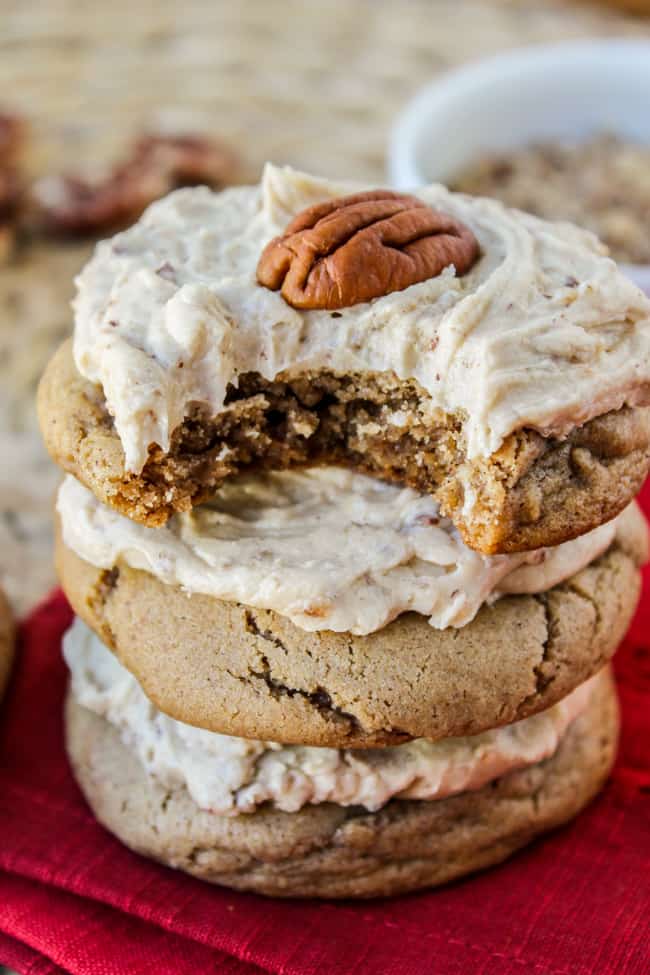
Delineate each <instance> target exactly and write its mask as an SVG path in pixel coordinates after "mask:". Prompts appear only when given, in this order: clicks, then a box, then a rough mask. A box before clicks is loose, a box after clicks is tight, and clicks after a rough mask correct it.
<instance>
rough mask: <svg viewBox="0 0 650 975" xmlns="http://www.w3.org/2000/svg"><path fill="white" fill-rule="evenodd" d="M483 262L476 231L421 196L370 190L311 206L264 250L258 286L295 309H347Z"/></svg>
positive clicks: (258, 270)
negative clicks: (278, 293)
mask: <svg viewBox="0 0 650 975" xmlns="http://www.w3.org/2000/svg"><path fill="white" fill-rule="evenodd" d="M478 257H479V245H478V241H477V240H476V237H475V236H474V234H473V233H472V231H471V230H470V229H469V228H468V227H466V226H465V225H464V224H462V223H461V222H460V221H459V220H456V219H454V218H453V217H450V216H448V215H447V214H445V213H441V212H440V211H438V210H432V209H431V207H429V206H428V205H427V204H426V203H424V202H423V201H422V200H420V199H418V198H417V197H414V196H406V195H404V194H402V193H393V192H391V191H390V190H371V191H369V192H366V193H355V194H353V195H352V196H342V197H339V198H338V199H335V200H328V201H327V202H325V203H318V204H316V205H315V206H311V207H308V208H307V209H306V210H303V211H302V212H301V213H299V214H298V216H297V217H295V218H294V219H293V220H292V221H291V223H290V224H289V226H288V227H287V228H286V230H285V232H284V234H282V236H280V237H275V238H274V239H273V240H272V241H270V243H269V244H267V246H266V247H265V248H264V250H263V251H262V255H261V257H260V260H259V263H258V265H257V280H258V282H259V283H260V284H261V285H264V286H265V287H267V288H270V289H271V290H272V291H281V293H282V297H283V298H284V299H285V301H286V302H288V304H290V305H292V306H293V307H294V308H303V309H312V308H329V309H333V308H346V307H349V306H350V305H356V304H359V303H360V302H363V301H370V300H371V299H372V298H380V297H382V296H383V295H387V294H390V293H391V292H392V291H402V290H403V289H404V288H408V287H409V286H410V285H412V284H417V283H418V282H419V281H426V280H427V279H428V278H433V277H436V276H437V275H438V274H440V273H441V271H443V270H444V268H446V267H449V265H450V264H453V265H454V267H455V268H456V273H457V274H458V275H461V274H465V273H466V272H467V271H469V269H470V268H471V267H472V266H473V264H474V263H475V262H476V260H477V259H478Z"/></svg>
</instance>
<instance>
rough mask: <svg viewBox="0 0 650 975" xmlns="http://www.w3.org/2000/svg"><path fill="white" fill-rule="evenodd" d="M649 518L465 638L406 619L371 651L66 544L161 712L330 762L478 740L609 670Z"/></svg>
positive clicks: (512, 600)
mask: <svg viewBox="0 0 650 975" xmlns="http://www.w3.org/2000/svg"><path fill="white" fill-rule="evenodd" d="M646 557H647V528H646V525H645V521H644V519H643V516H642V515H641V514H640V513H639V512H638V511H637V512H636V516H635V517H634V518H632V519H630V520H628V519H626V520H625V522H624V523H622V525H621V528H620V529H619V531H618V534H617V537H616V539H615V541H614V543H613V544H612V545H611V546H610V548H609V549H608V551H607V552H606V553H605V554H604V555H603V556H602V557H601V558H599V559H597V560H596V561H594V562H593V563H592V564H591V565H589V566H588V567H587V568H586V569H584V570H582V571H581V572H578V573H577V574H575V575H574V576H572V577H571V578H570V579H568V580H567V581H566V582H564V583H562V584H560V585H558V586H555V587H554V588H553V589H551V590H549V591H548V592H546V593H544V594H542V595H538V596H526V595H518V596H508V597H504V598H502V599H500V600H499V601H498V602H496V603H495V604H494V605H492V606H487V605H485V606H483V608H482V609H481V610H480V611H479V613H478V615H477V616H476V617H475V618H474V620H473V621H472V622H471V623H468V624H467V625H466V626H464V627H463V628H461V629H446V630H434V629H433V628H432V627H431V626H429V624H428V622H427V621H426V619H425V618H424V617H422V616H418V615H417V614H414V613H409V614H404V615H402V616H400V617H398V619H396V620H394V621H393V622H392V623H390V624H389V625H388V626H386V627H384V628H383V629H381V630H379V631H378V632H376V633H373V634H371V635H369V636H365V637H363V636H352V635H351V634H346V633H334V632H331V631H321V632H312V633H308V632H305V631H304V630H301V629H299V628H298V627H297V626H295V624H293V623H291V622H290V621H289V620H287V619H286V618H284V617H281V616H279V615H278V614H277V613H273V612H271V611H264V610H253V609H251V608H249V607H246V606H242V605H240V604H238V603H231V602H224V601H220V600H217V599H214V598H212V597H208V596H202V595H188V594H187V593H185V592H184V591H182V590H181V589H180V588H176V587H172V586H166V585H164V584H163V583H161V582H160V581H159V580H157V579H156V578H155V577H154V576H152V575H150V574H148V573H146V572H143V571H140V570H136V569H132V568H129V567H127V566H124V565H117V566H115V567H114V568H113V569H111V570H101V569H97V568H95V567H93V566H91V565H90V564H89V563H87V562H84V561H83V560H81V559H80V558H79V557H78V556H77V555H76V554H74V553H73V552H72V551H71V550H70V549H68V548H66V546H65V545H64V544H63V543H62V541H61V539H60V538H59V540H58V542H57V564H58V571H59V577H60V580H61V583H62V585H63V588H64V591H65V593H66V595H67V597H68V599H69V600H70V602H71V604H72V606H73V608H74V610H75V612H76V613H77V614H78V615H79V616H80V617H81V618H82V619H83V620H85V622H86V623H88V625H89V626H90V627H91V628H92V629H93V630H95V632H96V633H97V634H98V635H99V636H100V637H101V638H102V639H103V640H104V642H105V643H106V644H107V645H108V646H109V647H111V648H112V649H113V650H114V651H115V652H116V654H117V656H118V657H119V659H120V660H121V661H122V663H123V664H124V665H125V666H126V667H127V668H128V669H129V670H130V671H131V672H132V673H133V674H135V676H136V677H137V679H138V681H139V682H140V684H141V685H142V686H143V688H144V690H145V692H146V693H147V695H148V696H149V697H150V699H151V700H152V701H153V702H154V703H155V704H156V706H157V707H158V708H160V710H162V711H164V712H166V713H167V714H169V715H171V716H172V717H174V718H176V719H178V720H179V721H183V722H185V723H187V724H192V725H197V726H199V727H203V728H207V729H209V730H211V731H218V732H221V733H223V734H228V735H236V736H241V737H248V738H260V739H264V740H271V741H279V742H283V743H298V744H310V745H321V746H331V747H369V746H373V745H381V744H398V743H399V742H401V741H405V740H408V739H409V738H420V737H422V738H431V739H440V738H447V737H452V736H457V735H472V734H477V733H479V732H480V731H483V730H486V729H488V728H491V727H493V726H495V725H500V724H507V723H511V722H513V721H517V720H519V719H520V718H523V717H526V716H527V715H530V714H533V713H535V712H537V711H540V710H543V709H544V708H546V707H549V706H550V705H551V704H553V703H555V702H556V701H558V700H560V699H561V698H562V697H564V696H565V695H566V694H568V693H569V691H571V690H572V689H573V688H574V687H576V686H577V685H578V684H580V683H582V682H583V681H584V680H586V679H587V678H588V677H590V676H591V675H592V674H594V673H595V672H596V671H597V670H599V669H600V668H601V667H602V666H603V664H604V663H605V662H606V661H607V660H608V659H609V658H610V657H611V655H612V654H613V653H614V651H615V649H616V647H617V646H618V644H619V642H620V640H621V639H622V637H623V635H624V633H625V630H626V629H627V626H628V624H629V621H630V619H631V616H632V614H633V612H634V609H635V607H636V603H637V599H638V594H639V588H640V573H639V571H638V566H639V565H640V564H641V563H642V562H643V561H645V559H646Z"/></svg>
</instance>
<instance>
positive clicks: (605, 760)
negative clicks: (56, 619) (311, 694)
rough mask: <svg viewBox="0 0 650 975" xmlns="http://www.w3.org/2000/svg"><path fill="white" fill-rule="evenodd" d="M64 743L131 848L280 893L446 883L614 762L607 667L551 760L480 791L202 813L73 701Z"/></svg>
mask: <svg viewBox="0 0 650 975" xmlns="http://www.w3.org/2000/svg"><path fill="white" fill-rule="evenodd" d="M66 730H67V748H68V754H69V756H70V759H71V762H72V766H73V769H74V772H75V775H76V778H77V781H78V782H79V784H80V786H81V788H82V790H83V792H84V794H85V796H86V799H87V800H88V802H89V804H90V806H91V807H92V809H93V812H94V813H95V815H96V816H97V818H98V819H99V821H100V822H101V823H102V824H103V825H104V826H106V827H107V828H108V829H109V830H111V831H112V832H113V833H115V834H116V835H117V836H118V837H119V839H121V840H122V842H124V843H125V844H126V845H127V846H129V847H131V849H133V850H135V851H136V852H139V853H142V854H144V855H145V856H149V857H152V858H154V859H156V860H159V861H161V862H162V863H165V864H168V865H169V866H172V867H175V868H177V869H180V870H184V871H186V872H188V873H191V874H193V875H194V876H197V877H200V878H201V879H203V880H207V881H209V882H212V883H220V884H224V885H227V886H230V887H235V888H238V889H240V890H251V891H256V892H258V893H263V894H269V895H272V896H276V897H278V896H280V897H374V896H385V895H391V894H397V893H403V892H406V891H409V890H416V889H418V888H422V887H429V886H434V885H437V884H442V883H446V882H448V881H450V880H453V879H455V878H457V877H460V876H462V875H464V874H466V873H469V872H471V871H473V870H479V869H483V868H485V867H488V866H491V865H492V864H495V863H499V862H501V861H502V860H504V859H505V858H506V857H508V856H509V855H510V854H511V853H513V852H514V851H515V850H517V849H519V848H520V847H522V846H524V845H525V844H526V843H528V842H530V841H531V840H532V839H533V838H534V837H535V836H538V835H539V834H540V833H542V832H544V831H546V830H549V829H552V828H555V827H557V826H559V825H560V824H562V823H564V822H566V821H567V820H568V819H570V818H571V817H572V816H574V815H576V813H578V812H579V811H580V809H582V807H583V806H584V805H586V803H587V802H589V801H590V800H591V799H592V798H593V796H594V795H595V794H596V793H597V791H598V790H599V789H600V788H601V787H602V785H603V783H604V782H605V779H606V777H607V775H608V774H609V771H610V769H611V766H612V763H613V761H614V756H615V751H616V742H617V735H618V708H617V702H616V694H615V690H614V687H613V682H612V679H611V675H610V673H609V669H607V670H605V671H603V674H602V677H601V679H600V680H599V681H598V685H597V688H596V689H595V692H594V695H593V697H592V700H591V702H590V704H589V705H588V707H587V710H586V711H585V712H584V713H583V714H582V715H581V716H580V717H578V718H577V719H576V720H575V721H574V722H573V724H572V725H571V726H570V727H569V729H568V731H567V732H566V734H565V736H564V738H563V740H562V742H561V743H560V746H559V748H558V750H557V752H556V753H555V754H554V755H553V756H552V757H551V758H550V759H548V760H546V761H544V762H540V763H539V764H537V765H533V766H531V767H529V768H526V769H521V770H519V771H516V772H511V773H509V774H508V775H506V776H503V777H502V778H501V779H498V780H496V781H495V782H494V783H491V784H490V785H488V786H485V787H483V788H482V789H479V790H477V791H475V792H466V793H461V794H460V795H457V796H452V797H450V798H447V799H440V800H433V801H429V802H427V801H413V800H399V799H393V800H391V801H390V802H389V803H388V804H387V805H386V806H385V807H384V808H383V809H381V810H380V811H378V812H376V813H368V812H367V811H366V810H364V809H362V808H360V807H349V808H344V807H341V806H335V805H333V804H331V803H330V804H324V805H322V806H311V807H306V808H304V809H302V810H301V811H300V812H297V813H286V812H279V811H276V810H272V809H266V808H262V809H260V810H258V811H257V812H255V813H252V814H247V815H238V816H234V817H228V816H220V815H216V814H214V813H210V812H208V811H204V810H200V809H199V807H198V806H197V805H196V804H195V803H194V802H193V800H192V799H191V798H190V796H189V793H188V792H187V791H186V790H185V789H184V788H181V789H178V790H175V791H169V790H166V789H164V788H162V787H161V786H160V785H158V784H157V783H156V782H155V780H153V779H152V778H150V777H149V776H147V774H146V773H145V771H144V769H143V767H142V765H141V764H140V763H139V762H138V760H137V759H136V758H135V757H134V756H133V755H132V754H131V752H130V751H129V750H128V749H127V748H126V747H125V745H123V744H122V742H121V739H120V737H119V734H118V732H117V731H116V730H115V729H114V728H113V727H112V726H111V725H110V724H109V723H108V722H107V721H106V720H105V719H104V718H100V717H98V716H97V715H95V714H93V713H92V712H90V711H88V710H86V709H85V708H82V707H81V706H80V705H79V704H77V703H76V701H75V700H74V699H73V698H72V697H69V698H68V702H67V709H66Z"/></svg>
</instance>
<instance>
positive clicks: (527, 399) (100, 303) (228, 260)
mask: <svg viewBox="0 0 650 975" xmlns="http://www.w3.org/2000/svg"><path fill="white" fill-rule="evenodd" d="M365 188H366V187H363V186H358V185H356V184H342V183H332V182H329V181H327V180H322V179H315V178H312V177H310V176H307V175H305V174H303V173H298V172H295V171H294V170H291V169H289V168H277V167H273V166H267V168H266V170H265V173H264V176H263V179H262V182H261V184H260V185H259V186H252V187H244V188H237V189H230V190H226V191H224V192H222V193H212V192H211V191H209V190H207V189H205V188H199V189H190V190H181V191H178V192H176V193H173V194H171V195H170V196H168V197H167V198H166V199H164V200H162V201H160V202H158V203H156V204H154V205H153V206H151V207H150V208H149V210H148V211H147V212H146V213H145V214H144V216H143V217H142V218H141V220H140V221H139V222H138V223H136V224H135V225H134V226H133V227H131V228H130V229H129V230H127V231H125V232H124V233H122V234H119V235H117V236H116V237H114V238H113V239H112V240H109V241H104V242H102V243H100V244H99V245H98V247H97V249H96V252H95V256H94V257H93V259H92V260H91V261H90V263H89V264H88V265H87V266H86V268H85V269H84V270H83V271H82V273H81V274H80V276H79V277H78V279H77V285H78V295H77V298H76V301H75V338H74V351H75V360H76V363H77V368H78V369H79V371H80V373H81V374H82V375H83V376H85V377H86V378H87V379H89V380H91V381H92V382H96V383H99V384H101V386H102V387H103V390H104V394H105V397H106V402H107V406H108V409H109V412H110V413H111V414H112V415H113V417H114V420H115V428H116V430H117V433H118V435H119V437H120V439H121V441H122V444H123V447H124V451H125V460H126V468H127V470H131V471H138V470H140V469H141V468H142V466H143V465H144V463H145V461H146V458H147V452H148V448H149V445H150V444H152V443H156V444H159V445H160V446H161V447H162V448H163V449H164V450H167V449H168V447H169V443H170V436H171V434H172V432H173V430H174V429H175V428H176V427H177V426H178V425H179V424H180V422H181V421H182V420H183V418H184V417H185V415H186V414H187V411H188V408H189V406H190V404H192V403H202V404H207V406H208V407H209V408H210V409H211V410H212V411H213V413H215V414H216V413H218V412H219V410H220V409H221V408H222V406H223V403H224V398H225V396H226V392H227V389H228V386H229V384H231V385H234V386H236V385H237V382H238V376H239V375H240V374H242V373H246V372H253V373H259V374H261V375H262V376H263V377H265V378H266V379H269V380H272V379H274V378H275V377H276V376H278V375H279V374H280V373H282V372H283V371H285V370H288V371H290V372H291V373H292V374H296V373H299V372H300V371H303V370H306V369H321V368H322V369H328V370H332V371H334V372H338V373H343V374H345V373H350V372H366V371H375V372H391V373H393V374H395V375H397V376H398V377H399V378H400V379H407V378H410V379H415V380H417V381H418V382H419V383H420V385H421V386H422V388H423V389H424V390H426V392H427V393H428V394H429V396H430V397H431V399H430V409H431V411H432V414H434V413H435V412H436V411H437V410H442V411H444V412H445V413H446V414H453V415H455V416H459V417H461V418H463V424H464V437H465V441H466V449H467V454H468V456H469V457H470V458H475V457H478V456H486V455H489V454H491V453H493V452H494V451H495V450H496V449H497V448H498V447H499V446H500V445H501V443H502V442H503V440H504V438H505V437H506V436H507V435H508V434H509V433H511V432H512V431H513V430H516V429H520V428H522V427H532V428H534V429H537V430H539V431H541V432H542V433H544V434H546V433H554V434H560V435H561V434H562V433H564V432H567V431H568V430H570V429H571V428H572V427H574V426H576V425H579V424H581V423H583V422H585V421H586V420H588V419H590V418H591V417H593V416H597V415H599V414H602V413H605V412H608V411H609V410H614V409H618V408H619V407H620V406H622V405H623V404H624V403H629V404H638V403H641V402H648V401H649V397H650V303H649V302H648V299H647V298H646V297H645V296H644V295H643V293H642V292H641V291H640V290H639V289H638V288H637V287H636V286H635V285H633V284H632V283H631V282H630V281H628V280H627V279H626V278H625V277H624V276H623V275H622V274H621V273H620V271H619V270H618V269H617V267H616V265H615V264H614V262H613V261H611V260H610V259H609V258H608V257H606V256H605V251H604V248H603V247H602V246H601V245H600V244H599V243H598V242H597V240H596V238H595V237H593V236H592V235H591V234H589V233H587V232H585V231H582V230H578V229H577V228H575V227H572V226H571V225H569V224H551V223H547V222H544V221H542V220H539V219H537V218H535V217H532V216H529V215H527V214H524V213H521V212H519V211H515V210H509V209H507V208H505V207H504V206H503V205H502V204H500V203H498V202H497V201H495V200H488V199H482V198H471V197H468V196H464V195H461V194H456V193H450V192H449V191H448V190H447V189H445V188H444V187H443V186H440V185H433V186H429V187H424V188H421V189H419V190H416V191H415V192H416V195H418V196H419V197H421V198H422V199H423V200H424V201H425V202H426V203H428V204H430V205H431V206H432V207H433V208H436V209H440V210H442V211H444V212H445V213H447V214H449V215H451V216H452V217H454V218H456V219H458V220H460V221H461V222H462V223H464V224H466V225H467V226H468V227H469V228H470V229H471V230H472V231H473V233H474V235H475V236H476V238H477V239H478V241H479V244H480V247H481V251H482V257H481V259H480V260H479V261H478V263H477V264H476V265H475V266H474V267H473V268H472V270H471V271H470V272H469V273H468V274H466V275H465V276H463V277H460V278H459V277H457V276H456V274H455V270H454V268H453V266H449V267H448V268H446V269H445V270H444V271H443V273H442V274H440V275H439V276H437V277H435V278H432V279H430V280H428V281H424V282H423V283H421V284H416V285H413V286H411V287H409V288H406V289H405V290H403V291H398V292H393V293H391V294H389V295H386V296H384V297H381V298H377V299H375V300H373V301H371V302H367V303H363V304H358V305H353V306H352V307H349V308H344V309H342V310H341V311H337V312H335V313H334V314H333V313H331V312H330V311H326V310H325V311H323V310H320V311H299V310H297V309H295V308H293V307H291V306H290V305H288V304H287V303H286V302H285V301H284V299H283V298H282V297H281V295H280V294H279V293H277V292H274V291H271V290H269V289H268V288H265V287H262V286H261V285H259V284H258V283H257V280H256V273H255V272H256V266H257V262H258V259H259V256H260V254H261V251H262V249H263V248H264V246H265V245H266V244H267V243H268V241H269V240H270V239H271V238H272V237H274V236H276V235H278V234H281V233H282V231H283V230H284V228H285V227H286V225H287V223H288V222H289V221H290V220H291V219H292V218H293V217H294V216H295V215H296V214H297V213H298V212H300V211H301V210H302V209H304V208H305V207H307V206H310V205H312V204H314V203H317V202H321V201H323V200H327V199H331V198H334V197H336V196H339V195H341V194H343V193H349V192H351V191H356V190H359V189H365Z"/></svg>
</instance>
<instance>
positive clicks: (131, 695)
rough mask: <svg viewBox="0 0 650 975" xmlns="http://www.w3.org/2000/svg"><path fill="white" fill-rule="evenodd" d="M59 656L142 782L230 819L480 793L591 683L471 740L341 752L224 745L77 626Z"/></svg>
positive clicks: (531, 753)
mask: <svg viewBox="0 0 650 975" xmlns="http://www.w3.org/2000/svg"><path fill="white" fill-rule="evenodd" d="M64 656H65V659H66V661H67V664H68V667H69V668H70V671H71V675H72V692H73V694H74V695H75V697H76V699H77V701H78V702H79V703H80V704H81V705H82V706H83V707H85V708H88V709H89V710H91V711H94V712H95V713H96V714H99V715H101V716H102V717H104V718H106V719H107V720H108V721H110V723H111V724H113V725H114V726H115V727H116V728H117V729H118V730H119V732H120V735H121V737H122V739H123V741H124V743H125V744H126V745H127V746H128V747H129V748H131V749H133V750H134V752H135V754H136V755H137V757H138V758H139V760H140V761H141V763H142V765H143V766H144V768H145V769H146V770H147V772H148V773H149V774H150V775H151V776H153V777H155V778H156V779H157V780H158V781H160V782H161V783H162V784H163V785H164V786H165V787H166V788H169V789H177V788H183V787H185V788H186V789H187V790H188V792H189V794H190V795H191V797H192V798H193V799H194V801H195V802H196V803H197V805H198V806H199V807H200V808H202V809H209V810H212V811H214V812H218V813H222V814H230V815H236V814H238V813H246V812H254V811H255V809H256V808H257V807H258V806H260V805H262V804H264V803H271V804H272V805H274V806H275V807H276V808H278V809H282V810H285V811H286V812H296V811H297V810H299V809H301V808H302V807H303V806H305V805H309V804H318V803H322V802H333V803H337V804H338V805H342V806H350V805H360V806H365V808H366V809H369V810H371V811H374V810H377V809H379V808H381V807H382V806H383V805H385V803H387V802H388V801H389V800H390V799H392V798H395V797H397V798H402V799H426V800H434V799H442V798H444V797H446V796H449V795H453V794H456V793H459V792H467V791H472V790H475V789H480V788H482V786H484V785H486V784H487V783H488V782H490V781H493V780H494V779H497V778H499V777H500V776H502V775H505V774H506V773H507V772H510V771H513V770H514V769H518V768H522V767H525V766H527V765H533V764H536V763H537V762H540V761H543V760H544V759H546V758H548V757H550V756H551V755H553V754H554V752H555V751H556V749H557V747H558V745H559V743H560V741H561V738H562V735H563V734H564V733H565V731H566V729H567V728H568V727H569V725H570V724H571V722H572V721H573V720H575V718H576V717H578V715H580V714H581V713H582V711H583V710H584V709H585V708H586V707H587V704H588V702H589V700H590V696H591V694H592V692H593V689H594V687H595V684H596V682H597V681H598V680H599V679H600V677H599V675H596V677H593V678H591V679H590V680H589V681H587V682H586V683H584V684H582V685H580V686H579V687H578V688H576V690H574V691H573V692H572V693H571V694H569V695H568V697H566V698H564V700H563V701H561V702H559V703H558V704H555V705H554V706H553V707H551V708H549V709H548V710H547V711H543V712H540V713H539V714H536V715H534V716H533V717H530V718H525V719H524V720H522V721H518V722H517V723H515V724H511V725H506V726H504V727H502V728H496V729H494V730H492V731H487V732H483V733H482V734H480V735H476V736H474V737H471V738H449V739H446V740H443V741H438V742H431V741H428V740H426V739H416V740H414V741H412V742H409V743H407V744H404V745H398V746H395V747H389V748H378V749H361V750H350V749H335V748H314V747H307V746H296V745H292V746H289V745H278V744H276V743H273V742H262V741H254V740H247V739H244V738H232V737H229V736H226V735H219V734H215V733H214V732H209V731H204V730H202V729H199V728H194V727H191V726H190V725H186V724H182V723H181V722H178V721H175V720H173V719H172V718H169V717H168V716H167V715H164V714H162V713H161V712H160V711H158V710H157V709H156V708H155V707H154V705H153V704H152V703H151V702H150V701H149V700H148V698H147V697H146V695H145V694H144V692H143V691H142V689H141V687H140V685H139V684H138V683H137V681H136V680H135V678H134V677H133V676H132V675H131V674H130V673H129V672H128V671H127V670H126V669H125V668H124V667H122V665H121V664H120V663H119V662H118V661H117V659H116V658H115V657H114V656H113V654H112V653H111V652H110V651H109V650H108V649H107V648H106V647H105V646H104V645H103V644H102V643H101V641H100V640H99V638H98V637H97V636H95V635H94V634H93V633H92V632H91V631H90V630H89V629H88V628H87V627H86V626H85V624H83V623H82V622H81V621H80V620H78V619H77V620H75V622H74V623H73V625H72V627H71V628H70V630H69V631H68V633H67V634H66V636H65V638H64Z"/></svg>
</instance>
